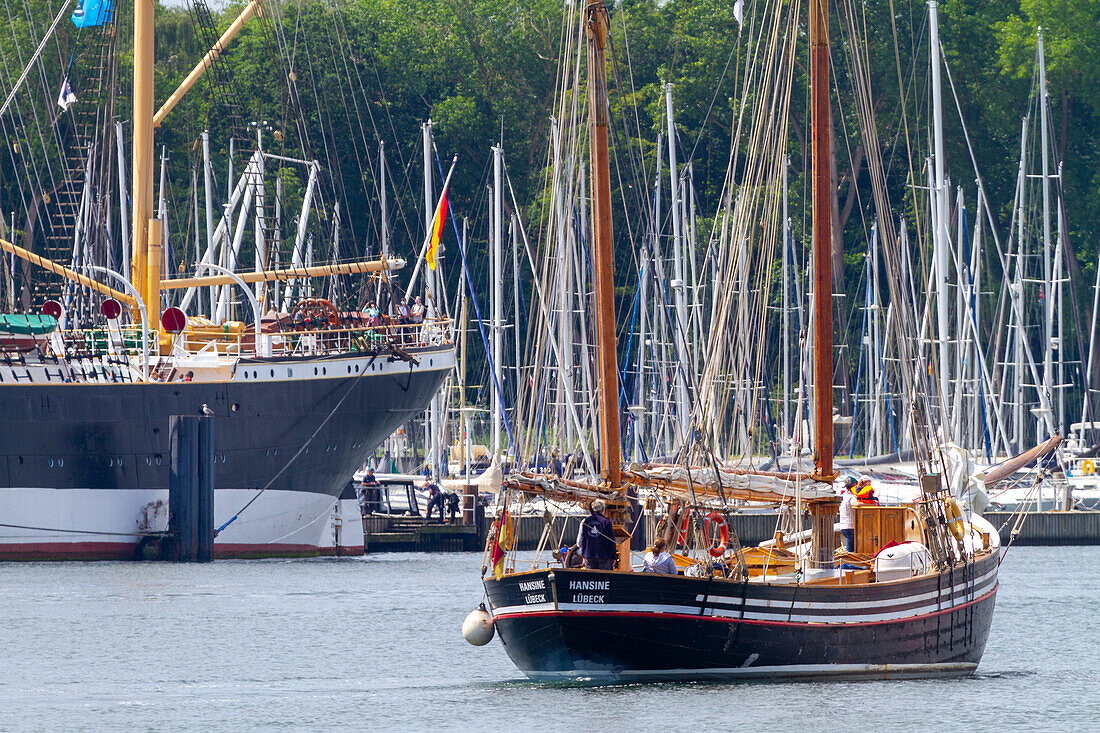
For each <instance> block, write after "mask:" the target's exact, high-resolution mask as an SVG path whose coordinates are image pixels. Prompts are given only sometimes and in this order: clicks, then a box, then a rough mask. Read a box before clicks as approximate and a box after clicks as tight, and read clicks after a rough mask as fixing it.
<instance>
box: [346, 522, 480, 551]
mask: <svg viewBox="0 0 1100 733" xmlns="http://www.w3.org/2000/svg"><path fill="white" fill-rule="evenodd" d="M479 549H481V545H480V543H479V542H478V532H477V527H476V526H474V525H462V524H437V523H435V522H428V521H426V520H425V519H424V518H423V517H400V516H393V517H387V516H378V515H375V516H369V517H364V518H363V552H364V553H365V554H370V553H373V552H471V551H474V550H479Z"/></svg>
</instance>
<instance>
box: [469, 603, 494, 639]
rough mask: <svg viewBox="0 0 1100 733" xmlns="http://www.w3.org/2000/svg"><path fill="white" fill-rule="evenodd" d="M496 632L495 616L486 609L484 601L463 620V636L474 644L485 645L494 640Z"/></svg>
mask: <svg viewBox="0 0 1100 733" xmlns="http://www.w3.org/2000/svg"><path fill="white" fill-rule="evenodd" d="M495 632H496V629H495V628H494V627H493V616H492V614H490V613H489V612H488V611H486V610H485V604H484V603H482V604H481V605H479V606H478V607H477V608H475V609H474V610H473V611H470V615H469V616H467V617H466V620H465V621H463V622H462V638H463V639H465V640H466V641H468V642H470V643H471V644H473V645H474V646H485V645H486V644H488V643H489V642H490V641H492V640H493V634H494V633H495Z"/></svg>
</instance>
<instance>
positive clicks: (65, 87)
mask: <svg viewBox="0 0 1100 733" xmlns="http://www.w3.org/2000/svg"><path fill="white" fill-rule="evenodd" d="M75 101H76V95H75V94H73V85H72V84H70V83H69V77H67V76H66V77H65V81H63V82H61V93H60V94H58V95H57V106H58V107H60V108H61V109H63V110H68V109H69V105H70V104H72V103H74V102H75Z"/></svg>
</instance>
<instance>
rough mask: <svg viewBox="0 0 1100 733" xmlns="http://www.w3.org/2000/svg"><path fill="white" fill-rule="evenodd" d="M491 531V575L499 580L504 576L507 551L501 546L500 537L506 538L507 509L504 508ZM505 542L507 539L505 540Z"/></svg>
mask: <svg viewBox="0 0 1100 733" xmlns="http://www.w3.org/2000/svg"><path fill="white" fill-rule="evenodd" d="M494 529H495V531H494V532H493V551H492V554H491V557H492V560H493V577H494V578H496V579H497V580H500V579H501V578H502V577H503V576H504V557H505V555H507V553H506V552H505V551H504V548H503V547H502V546H501V544H502V543H501V539H502V538H506V537H507V536H508V535H507V532H508V510H507V509H505V510H504V511H503V512H502V513H501V515H500V519H499V520H498V521H497V524H496V527H495V528H494ZM505 542H507V540H505Z"/></svg>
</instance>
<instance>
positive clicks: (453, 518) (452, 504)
mask: <svg viewBox="0 0 1100 733" xmlns="http://www.w3.org/2000/svg"><path fill="white" fill-rule="evenodd" d="M443 496H444V498H445V499H446V502H447V514H448V516H450V520H449V521H450V523H451V524H456V523H457V522H458V512H459V509H460V507H461V504H462V497H461V496H459V495H458V492H456V491H448V492H447V493H446V494H444V495H443Z"/></svg>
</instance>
